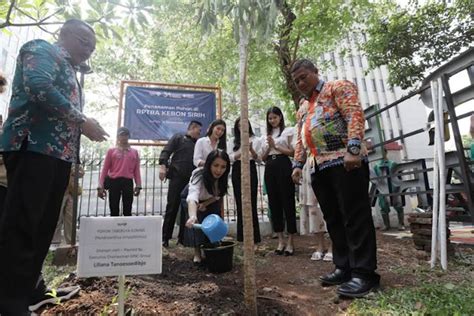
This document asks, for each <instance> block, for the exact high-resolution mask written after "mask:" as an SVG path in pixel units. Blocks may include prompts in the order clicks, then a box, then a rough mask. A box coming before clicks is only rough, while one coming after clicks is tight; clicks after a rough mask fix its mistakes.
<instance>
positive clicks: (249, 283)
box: [239, 23, 257, 315]
mask: <svg viewBox="0 0 474 316" xmlns="http://www.w3.org/2000/svg"><path fill="white" fill-rule="evenodd" d="M239 33H240V39H239V73H240V137H241V138H240V139H241V144H240V148H241V153H242V154H241V183H242V197H241V198H242V217H243V236H244V299H245V305H246V306H247V308H248V310H249V311H250V313H251V314H252V315H257V289H256V280H255V253H254V239H253V221H252V206H251V193H250V157H249V150H250V147H249V123H248V121H249V108H248V105H249V104H248V87H247V68H248V43H249V34H248V30H247V28H246V26H244V25H242V23H240V25H239Z"/></svg>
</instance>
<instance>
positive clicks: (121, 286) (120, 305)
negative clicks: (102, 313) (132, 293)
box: [118, 275, 125, 316]
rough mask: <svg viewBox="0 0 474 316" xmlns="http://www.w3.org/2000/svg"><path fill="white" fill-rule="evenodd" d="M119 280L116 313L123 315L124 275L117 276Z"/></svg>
mask: <svg viewBox="0 0 474 316" xmlns="http://www.w3.org/2000/svg"><path fill="white" fill-rule="evenodd" d="M118 281H119V292H118V315H119V316H123V315H125V314H124V305H125V276H124V275H120V276H119V278H118Z"/></svg>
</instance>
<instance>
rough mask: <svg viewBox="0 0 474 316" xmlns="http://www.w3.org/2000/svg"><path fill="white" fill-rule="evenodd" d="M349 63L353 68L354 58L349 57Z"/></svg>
mask: <svg viewBox="0 0 474 316" xmlns="http://www.w3.org/2000/svg"><path fill="white" fill-rule="evenodd" d="M349 63H350V64H351V67H354V56H352V55H350V56H349Z"/></svg>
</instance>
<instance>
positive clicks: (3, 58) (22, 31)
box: [0, 26, 46, 119]
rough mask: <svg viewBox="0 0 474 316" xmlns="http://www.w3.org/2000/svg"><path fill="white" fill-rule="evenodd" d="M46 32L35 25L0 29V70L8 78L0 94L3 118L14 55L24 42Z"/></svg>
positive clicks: (8, 98)
mask: <svg viewBox="0 0 474 316" xmlns="http://www.w3.org/2000/svg"><path fill="white" fill-rule="evenodd" d="M45 37H46V33H45V32H43V31H41V30H40V29H39V28H37V27H31V26H23V27H9V28H7V29H6V32H1V31H0V71H1V72H3V74H4V75H5V77H6V78H7V80H8V86H7V89H6V91H5V93H3V94H1V95H0V115H2V117H3V118H4V119H5V117H6V114H7V110H8V103H9V102H10V97H11V82H12V81H13V76H14V74H15V67H16V57H17V55H18V52H19V51H20V48H21V46H22V45H23V44H25V43H26V42H28V41H30V40H32V39H37V38H45Z"/></svg>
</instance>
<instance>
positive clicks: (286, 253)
mask: <svg viewBox="0 0 474 316" xmlns="http://www.w3.org/2000/svg"><path fill="white" fill-rule="evenodd" d="M284 254H285V257H288V256H292V255H294V254H295V250H294V249H293V250H292V251H288V250H285V252H284Z"/></svg>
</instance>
